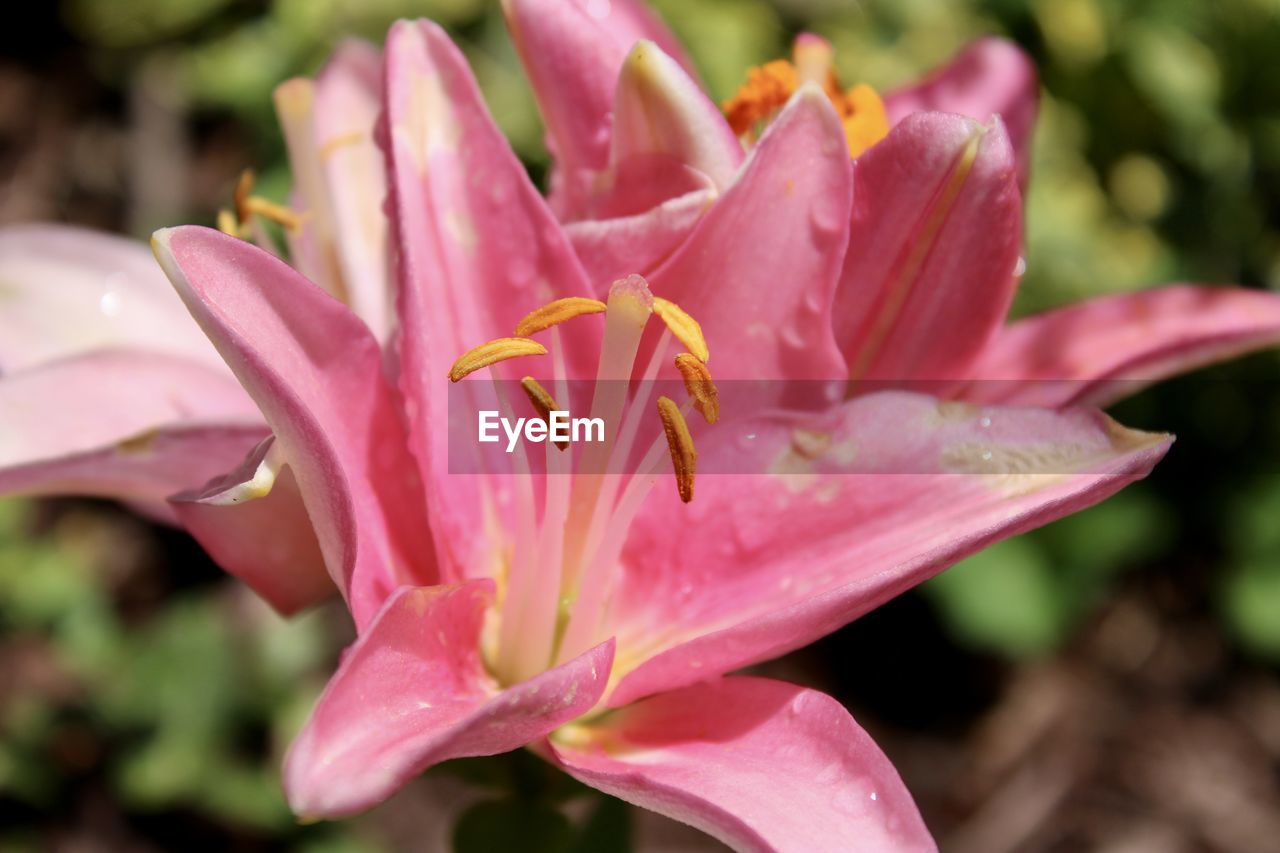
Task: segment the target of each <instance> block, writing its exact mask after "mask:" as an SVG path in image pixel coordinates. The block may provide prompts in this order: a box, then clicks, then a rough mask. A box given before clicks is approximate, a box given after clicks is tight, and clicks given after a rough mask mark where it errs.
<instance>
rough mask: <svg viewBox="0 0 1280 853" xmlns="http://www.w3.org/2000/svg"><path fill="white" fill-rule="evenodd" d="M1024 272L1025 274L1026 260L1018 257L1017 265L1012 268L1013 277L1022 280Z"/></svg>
mask: <svg viewBox="0 0 1280 853" xmlns="http://www.w3.org/2000/svg"><path fill="white" fill-rule="evenodd" d="M1026 272H1027V259H1026V258H1024V257H1022V256H1021V255H1019V256H1018V263H1017V264H1015V265H1014V267H1013V277H1014V278H1022V276H1023V275H1025V274H1026Z"/></svg>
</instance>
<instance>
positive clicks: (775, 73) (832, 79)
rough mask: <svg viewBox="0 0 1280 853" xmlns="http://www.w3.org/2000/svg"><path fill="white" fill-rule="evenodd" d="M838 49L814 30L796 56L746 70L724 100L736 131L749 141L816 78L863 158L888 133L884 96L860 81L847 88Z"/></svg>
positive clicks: (798, 44)
mask: <svg viewBox="0 0 1280 853" xmlns="http://www.w3.org/2000/svg"><path fill="white" fill-rule="evenodd" d="M834 58H835V53H834V51H833V50H832V48H831V45H830V43H828V42H827V41H826V40H825V39H823V38H821V37H819V36H816V35H813V34H812V33H801V34H800V35H799V36H798V37H797V38H796V41H795V45H794V46H793V48H792V58H791V60H790V61H788V60H785V59H775V60H773V61H772V62H767V63H765V64H764V65H757V66H755V67H754V68H751V69H749V70H748V71H747V80H746V82H745V83H743V84H742V86H740V87H739V88H738V91H737V93H735V94H734V96H733V97H732V98H730V99H729V100H727V101H725V102H724V103H723V104H722V109H723V110H724V114H725V118H726V119H727V120H728V122H729V126H730V127H732V128H733V132H734V133H736V134H738V136H739V138H741V139H742V140H743V142H744V143H746V144H748V145H750V144H754V142H755V141H756V140H757V139H759V137H760V134H761V133H763V131H764V128H765V126H767V125H768V123H769V122H770V121H772V120H773V118H774V116H775V115H777V113H778V111H779V110H781V109H782V107H783V106H785V105H786V103H787V101H788V100H789V99H790V98H791V96H792V95H793V94H795V92H796V90H797V89H799V88H800V87H801V86H803V85H804V84H805V83H810V82H812V83H817V84H818V85H819V86H821V87H822V90H823V92H825V93H826V95H827V99H828V100H829V101H831V106H833V107H834V108H835V110H836V114H837V115H838V116H839V117H840V123H841V124H842V125H843V126H844V135H845V142H846V143H847V144H848V146H849V156H850V157H858V156H859V155H860V154H862V152H864V151H866V150H867V149H868V148H870V147H871V146H872V145H875V144H876V143H877V142H879V141H880V140H881V139H884V137H885V136H886V135H887V134H888V133H889V118H888V114H887V113H886V112H885V107H884V101H883V100H881V98H880V95H879V94H878V93H877V92H876V90H875V89H873V88H871V87H870V86H868V85H866V84H865V83H860V84H858V85H856V86H853V87H852V88H849V89H845V88H843V87H842V86H841V85H840V80H839V78H838V77H837V76H836V72H835V68H834V67H833V61H834Z"/></svg>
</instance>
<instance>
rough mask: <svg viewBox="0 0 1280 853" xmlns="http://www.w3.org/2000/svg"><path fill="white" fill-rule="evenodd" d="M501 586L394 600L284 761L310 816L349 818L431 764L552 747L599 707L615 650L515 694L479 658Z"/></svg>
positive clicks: (409, 591)
mask: <svg viewBox="0 0 1280 853" xmlns="http://www.w3.org/2000/svg"><path fill="white" fill-rule="evenodd" d="M492 596H493V582H492V581H490V580H476V581H468V582H466V583H463V584H458V585H455V586H438V587H417V588H414V587H404V588H401V589H399V590H397V591H396V592H395V593H394V594H393V595H392V596H391V598H389V599H388V600H387V603H386V605H385V606H384V607H383V609H382V611H381V612H380V613H379V614H378V615H377V616H376V617H375V618H374V620H373V622H372V623H371V624H370V625H369V628H368V630H367V631H366V632H365V634H364V635H363V636H361V637H360V639H359V640H357V641H356V643H355V644H354V645H353V646H352V647H351V648H350V649H348V650H347V653H346V654H345V655H344V656H343V659H342V665H341V666H340V667H339V668H338V671H337V673H336V674H335V675H334V676H333V679H332V680H331V681H330V682H329V686H328V687H327V688H326V689H325V692H324V694H323V695H322V696H321V697H320V700H319V701H318V702H317V703H316V707H315V709H314V710H313V711H312V712H311V718H310V720H308V721H307V724H306V727H305V728H304V729H303V730H302V733H301V734H300V735H299V736H298V739H297V740H296V741H294V743H293V746H292V747H291V748H290V749H289V754H288V756H287V757H286V758H285V771H284V783H285V793H286V795H287V796H288V798H289V804H290V805H291V806H292V807H293V810H294V811H295V812H296V813H298V814H299V815H303V816H307V817H340V816H343V815H348V814H352V813H354V812H358V811H362V810H364V809H366V808H369V807H370V806H372V805H374V804H375V803H378V802H380V801H381V800H384V799H386V798H387V797H388V796H390V795H391V794H392V793H394V792H395V791H396V789H398V788H399V787H400V786H402V785H404V784H405V783H406V782H408V781H409V780H410V779H412V778H413V777H414V776H416V775H418V774H419V773H421V772H422V771H423V770H425V769H426V768H427V767H429V766H431V765H432V764H436V763H439V762H441V761H446V760H448V759H450V758H461V757H464V756H476V755H496V754H498V753H501V752H507V751H509V750H512V749H517V748H519V747H521V746H524V745H525V744H527V743H530V742H532V741H535V740H537V739H538V738H541V737H543V736H544V735H546V734H547V733H548V732H550V731H551V730H553V729H555V728H556V727H557V726H559V725H561V724H563V723H565V722H567V721H569V720H571V719H573V718H575V717H577V716H579V715H581V714H583V713H584V712H586V711H587V710H589V709H590V708H591V707H592V706H593V705H595V703H596V702H597V701H598V700H599V698H600V695H601V693H602V692H603V690H604V686H605V683H606V681H607V679H608V677H609V668H610V666H611V663H612V660H613V643H612V641H610V642H608V643H604V644H602V645H600V646H598V647H596V648H595V649H592V650H591V651H589V652H587V653H586V654H584V655H582V656H580V657H578V658H576V659H574V660H572V661H569V662H568V663H566V664H564V665H562V666H559V667H556V668H555V669H551V670H548V671H546V672H544V673H542V674H541V675H538V676H536V677H535V678H532V679H530V680H528V681H525V682H523V683H521V684H518V685H516V686H514V687H510V688H507V689H506V690H499V689H498V688H497V687H496V686H495V685H494V684H493V683H492V682H491V680H490V679H489V676H488V675H487V674H486V672H485V669H484V665H483V662H482V661H481V659H480V652H479V645H478V644H479V638H480V627H481V624H482V622H483V619H484V611H485V607H486V606H487V605H488V604H489V603H490V601H491V599H492Z"/></svg>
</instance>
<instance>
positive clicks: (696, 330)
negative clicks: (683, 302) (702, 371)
mask: <svg viewBox="0 0 1280 853" xmlns="http://www.w3.org/2000/svg"><path fill="white" fill-rule="evenodd" d="M653 313H655V314H657V315H658V318H659V319H661V320H662V322H664V323H666V324H667V328H668V329H670V330H671V334H673V335H675V336H676V340H678V341H680V343H682V344H684V348H685V349H687V350H688V351H689V352H691V353H693V354H694V355H695V356H697V357H698V358H699V359H700V360H701V361H702V362H704V363H705V362H708V361H711V351H710V350H709V349H707V339H706V338H705V337H703V335H702V326H700V325H698V321H697V320H695V319H693V318H692V317H690V316H689V315H688V314H686V313H685V310H684V309H683V308H681V307H680V306H679V305H677V304H675V303H674V302H669V301H667V300H666V299H662V298H659V297H657V296H655V297H653Z"/></svg>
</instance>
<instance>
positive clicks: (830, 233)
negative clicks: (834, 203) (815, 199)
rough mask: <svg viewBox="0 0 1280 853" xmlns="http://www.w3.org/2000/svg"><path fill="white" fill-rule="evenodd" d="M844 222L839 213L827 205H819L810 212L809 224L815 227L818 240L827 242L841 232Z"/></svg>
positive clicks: (814, 230) (814, 231)
mask: <svg viewBox="0 0 1280 853" xmlns="http://www.w3.org/2000/svg"><path fill="white" fill-rule="evenodd" d="M843 224H844V222H843V220H842V219H841V217H840V215H839V213H838V212H837V211H836V210H834V209H829V208H828V207H827V205H818V206H817V207H815V208H814V209H813V210H812V211H810V212H809V225H810V226H811V227H812V228H813V236H814V238H815V239H816V240H817V242H819V243H822V242H825V241H827V240H829V239H831V238H832V237H834V236H836V235H837V234H839V233H840V226H841V225H843Z"/></svg>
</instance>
